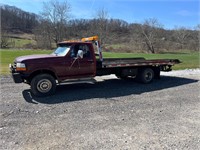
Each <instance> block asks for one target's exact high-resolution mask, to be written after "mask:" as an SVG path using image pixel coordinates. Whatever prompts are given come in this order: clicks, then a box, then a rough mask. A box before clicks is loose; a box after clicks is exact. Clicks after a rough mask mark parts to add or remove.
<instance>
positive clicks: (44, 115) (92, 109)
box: [0, 69, 200, 150]
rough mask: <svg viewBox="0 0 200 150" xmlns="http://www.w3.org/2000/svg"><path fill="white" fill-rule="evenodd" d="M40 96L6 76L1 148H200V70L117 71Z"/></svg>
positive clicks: (0, 123)
mask: <svg viewBox="0 0 200 150" xmlns="http://www.w3.org/2000/svg"><path fill="white" fill-rule="evenodd" d="M96 80H98V82H97V83H95V84H86V83H85V84H77V85H63V86H59V87H58V88H57V93H56V95H54V96H51V97H45V98H36V97H32V96H31V94H30V90H29V86H27V85H25V84H14V83H13V81H12V79H11V78H10V77H9V76H8V77H1V100H0V149H1V150H6V149H8V150H29V149H30V150H60V149H61V150H67V149H70V150H82V149H83V150H96V149H97V150H99V149H103V150H104V149H106V150H112V149H113V150H137V149H139V150H140V149H141V150H146V149H147V150H149V149H153V150H155V149H158V150H160V149H163V150H170V149H172V150H175V149H177V150H198V149H200V95H199V90H200V81H199V80H200V70H199V69H196V70H189V71H188V70H186V71H178V72H176V71H175V72H171V73H170V72H169V73H162V77H161V79H160V80H154V82H152V83H151V84H147V85H144V84H139V83H135V82H133V81H131V80H119V79H117V78H115V77H114V76H106V77H101V78H99V77H98V78H96Z"/></svg>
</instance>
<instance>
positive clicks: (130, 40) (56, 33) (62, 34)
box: [1, 0, 200, 53]
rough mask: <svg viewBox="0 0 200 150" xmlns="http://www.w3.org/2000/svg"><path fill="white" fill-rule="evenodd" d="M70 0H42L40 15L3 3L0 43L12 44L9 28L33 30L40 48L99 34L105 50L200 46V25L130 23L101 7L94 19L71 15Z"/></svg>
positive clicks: (169, 48) (12, 30)
mask: <svg viewBox="0 0 200 150" xmlns="http://www.w3.org/2000/svg"><path fill="white" fill-rule="evenodd" d="M70 11H71V5H70V4H69V3H68V1H63V2H59V1H57V0H51V1H49V2H45V3H43V10H42V12H41V13H40V14H39V15H36V14H33V13H29V12H25V11H22V10H20V9H18V8H16V7H12V6H7V5H4V6H1V28H2V31H1V32H2V38H1V47H9V45H8V44H5V43H6V40H5V39H6V38H9V37H8V35H9V34H8V33H10V32H16V31H20V32H24V33H31V34H34V40H35V41H36V43H37V45H36V47H37V48H43V49H44V48H45V49H51V48H52V47H55V43H57V42H59V41H62V40H68V39H80V38H82V37H88V36H92V35H98V36H99V38H100V42H101V43H102V46H103V48H104V50H106V51H121V52H123V51H125V52H135V51H145V52H151V53H157V52H162V51H176V50H183V49H187V50H195V51H197V50H199V29H200V25H197V27H196V28H194V29H187V28H185V27H177V28H174V29H173V30H167V29H165V28H164V26H163V25H162V24H161V23H160V22H159V20H158V19H156V18H148V19H144V21H143V22H142V23H127V22H126V21H124V20H120V19H112V18H109V14H108V11H107V10H105V9H99V10H97V12H96V17H95V18H93V19H71V18H70Z"/></svg>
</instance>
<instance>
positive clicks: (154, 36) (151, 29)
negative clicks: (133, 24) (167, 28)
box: [141, 18, 162, 53]
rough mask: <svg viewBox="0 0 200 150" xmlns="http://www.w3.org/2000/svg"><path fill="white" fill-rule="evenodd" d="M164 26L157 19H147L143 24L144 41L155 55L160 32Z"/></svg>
mask: <svg viewBox="0 0 200 150" xmlns="http://www.w3.org/2000/svg"><path fill="white" fill-rule="evenodd" d="M161 29H162V25H161V24H160V23H159V21H158V20H157V19H155V18H150V19H146V20H145V21H144V23H143V24H141V33H142V37H143V40H144V42H145V44H146V46H147V48H148V50H149V51H150V52H152V53H155V46H156V44H158V43H159V39H160V38H159V36H160V34H159V33H160V30H161Z"/></svg>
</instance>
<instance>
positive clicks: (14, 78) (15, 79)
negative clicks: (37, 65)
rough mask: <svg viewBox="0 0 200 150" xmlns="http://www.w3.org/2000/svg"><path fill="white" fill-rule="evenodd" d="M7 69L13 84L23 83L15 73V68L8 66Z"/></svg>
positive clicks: (18, 74)
mask: <svg viewBox="0 0 200 150" xmlns="http://www.w3.org/2000/svg"><path fill="white" fill-rule="evenodd" d="M9 68H10V72H11V74H12V78H13V81H14V82H15V83H22V82H23V79H22V76H21V74H20V73H18V72H16V71H15V68H14V67H13V66H12V65H11V64H10V65H9Z"/></svg>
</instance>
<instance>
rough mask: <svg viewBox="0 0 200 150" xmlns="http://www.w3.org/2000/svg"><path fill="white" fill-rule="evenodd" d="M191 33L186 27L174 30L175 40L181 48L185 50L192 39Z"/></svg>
mask: <svg viewBox="0 0 200 150" xmlns="http://www.w3.org/2000/svg"><path fill="white" fill-rule="evenodd" d="M190 35H191V32H190V31H189V30H188V29H187V28H185V27H176V29H175V30H174V38H175V39H176V41H177V42H178V44H180V48H181V49H183V48H184V46H185V44H186V43H187V40H188V38H189V37H190Z"/></svg>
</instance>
